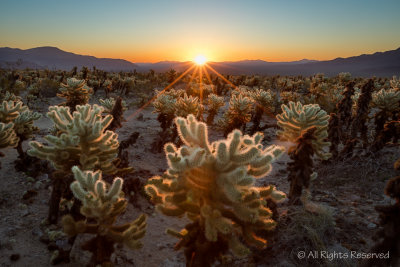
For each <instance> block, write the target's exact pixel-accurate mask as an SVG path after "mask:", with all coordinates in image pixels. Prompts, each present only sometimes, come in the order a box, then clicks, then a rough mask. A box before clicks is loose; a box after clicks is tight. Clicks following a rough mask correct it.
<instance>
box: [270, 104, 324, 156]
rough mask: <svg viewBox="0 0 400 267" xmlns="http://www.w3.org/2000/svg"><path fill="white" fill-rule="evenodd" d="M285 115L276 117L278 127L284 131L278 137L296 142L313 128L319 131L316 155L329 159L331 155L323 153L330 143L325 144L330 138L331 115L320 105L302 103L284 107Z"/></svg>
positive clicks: (315, 148)
mask: <svg viewBox="0 0 400 267" xmlns="http://www.w3.org/2000/svg"><path fill="white" fill-rule="evenodd" d="M282 110H283V113H282V114H279V115H277V116H276V118H277V120H278V125H279V126H280V127H282V128H283V130H280V131H278V132H277V133H278V135H280V136H281V138H282V139H283V140H287V141H292V142H294V141H295V140H296V139H297V138H299V137H300V136H301V135H302V132H303V131H304V130H306V129H308V128H310V127H312V126H315V127H316V128H317V129H316V131H315V133H314V136H315V138H314V140H313V142H312V143H313V148H314V151H315V154H316V155H318V156H319V157H320V158H322V159H328V158H329V157H330V156H331V154H330V153H325V152H324V151H323V149H324V147H325V146H329V145H330V143H329V142H325V138H326V137H328V131H327V130H328V124H329V122H328V120H329V115H327V113H326V112H325V111H324V110H322V109H321V108H320V107H319V105H318V104H313V105H311V104H309V105H304V106H303V105H302V104H301V103H300V102H297V103H294V102H289V106H286V105H284V104H283V105H282Z"/></svg>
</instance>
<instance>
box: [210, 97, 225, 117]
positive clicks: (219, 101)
mask: <svg viewBox="0 0 400 267" xmlns="http://www.w3.org/2000/svg"><path fill="white" fill-rule="evenodd" d="M207 104H208V117H207V123H208V124H212V123H213V122H214V118H215V116H216V115H217V113H218V110H219V109H220V108H221V107H223V106H224V105H225V102H224V98H223V97H222V96H218V95H216V94H209V95H208V98H207Z"/></svg>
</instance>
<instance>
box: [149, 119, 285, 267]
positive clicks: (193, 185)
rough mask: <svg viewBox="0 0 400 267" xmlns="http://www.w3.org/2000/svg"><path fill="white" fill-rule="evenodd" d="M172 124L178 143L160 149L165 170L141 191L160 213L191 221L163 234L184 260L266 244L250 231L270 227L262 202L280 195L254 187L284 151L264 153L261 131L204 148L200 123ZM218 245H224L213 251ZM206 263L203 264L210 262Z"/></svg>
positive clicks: (276, 149) (272, 148)
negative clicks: (174, 242) (172, 238)
mask: <svg viewBox="0 0 400 267" xmlns="http://www.w3.org/2000/svg"><path fill="white" fill-rule="evenodd" d="M175 122H176V125H177V128H178V132H179V136H180V138H181V140H182V141H183V143H184V145H183V146H182V147H180V148H177V147H176V146H175V145H174V144H172V143H168V144H166V145H165V153H166V156H167V159H168V165H169V169H168V170H167V171H166V172H165V173H164V175H163V176H162V177H159V176H156V177H153V178H152V179H150V180H149V182H148V185H147V186H146V187H145V189H146V192H147V193H148V194H149V195H150V196H151V198H152V200H153V201H154V202H155V203H156V204H157V209H158V210H159V211H160V212H162V213H163V214H165V215H168V216H182V215H184V214H186V215H187V217H188V218H189V219H191V220H192V221H193V223H192V224H189V225H187V226H186V228H185V229H184V230H182V231H181V232H175V231H173V230H168V232H169V233H171V234H172V235H175V236H177V237H179V238H180V242H179V243H178V245H177V247H178V248H180V247H185V254H186V257H187V261H188V262H190V261H192V260H194V261H202V260H203V261H206V258H207V257H208V256H209V255H207V253H211V254H212V255H215V254H214V253H215V251H217V252H218V253H217V254H218V255H219V254H220V253H223V252H224V251H221V250H224V248H226V249H228V248H229V249H231V250H232V251H233V252H234V253H235V254H236V255H239V256H243V255H245V254H247V253H249V250H248V249H247V248H246V247H245V246H244V245H243V244H242V243H241V241H240V238H243V239H244V240H245V241H246V242H247V243H249V244H250V245H254V246H256V247H259V248H264V247H265V245H266V240H264V239H263V238H261V237H259V236H257V234H256V232H257V230H259V229H266V230H268V229H273V228H274V226H275V222H274V221H273V220H272V218H271V217H272V212H271V210H269V209H268V208H267V207H266V204H267V201H274V202H277V201H280V200H282V199H284V197H285V195H284V194H283V193H282V192H280V191H277V190H276V189H275V187H274V186H267V187H262V188H259V187H255V186H254V183H255V179H256V178H261V177H264V176H265V175H266V174H267V173H268V172H269V171H270V169H271V162H272V161H274V160H275V159H276V158H278V157H279V156H280V155H281V154H282V153H283V151H284V149H283V148H282V147H279V146H275V145H272V146H269V147H267V148H265V149H264V148H263V145H262V144H261V141H262V137H263V136H262V134H261V133H257V134H255V135H254V136H248V135H242V133H241V132H240V131H239V130H236V131H233V132H232V133H231V134H230V135H229V136H228V138H227V139H226V140H221V141H216V142H213V143H212V144H210V143H209V141H208V136H207V135H208V134H207V126H206V124H205V123H202V122H198V121H197V120H196V119H195V117H194V116H193V115H189V116H188V117H187V119H184V118H181V117H179V118H177V119H176V121H175ZM220 243H222V244H225V245H221V246H219V247H218V246H217V245H216V244H220ZM213 251H214V252H213ZM211 254H210V255H211ZM215 256H217V255H215ZM208 258H209V257H208ZM208 260H209V262H208V263H207V262H206V263H205V264H206V265H205V266H208V265H210V264H211V263H212V262H213V261H214V260H215V259H214V258H213V259H210V258H209V259H208Z"/></svg>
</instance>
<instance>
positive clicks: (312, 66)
mask: <svg viewBox="0 0 400 267" xmlns="http://www.w3.org/2000/svg"><path fill="white" fill-rule="evenodd" d="M191 64H192V62H190V61H187V62H179V61H161V62H157V63H132V62H130V61H127V60H123V59H111V58H97V57H93V56H85V55H78V54H74V53H70V52H66V51H63V50H61V49H59V48H57V47H50V46H45V47H37V48H32V49H26V50H22V49H18V48H9V47H2V48H0V67H2V68H16V69H24V68H33V69H43V68H47V69H61V70H70V69H72V68H73V67H74V66H76V67H78V68H81V67H83V66H86V67H89V68H92V67H93V66H95V67H96V68H98V69H102V70H106V71H133V70H135V69H136V70H137V71H149V70H150V69H153V70H154V71H157V72H164V71H168V70H169V69H175V70H177V71H184V70H185V69H187V68H188V67H189V66H191ZM208 64H209V65H210V66H212V67H213V68H214V69H215V70H217V71H218V72H220V73H223V74H236V75H239V74H246V75H252V74H261V75H307V76H308V75H313V74H316V73H324V74H325V75H328V76H333V75H337V74H338V73H340V72H350V73H351V74H352V75H353V76H362V77H367V76H380V77H391V76H393V75H400V48H398V49H396V50H391V51H386V52H377V53H374V54H369V55H366V54H363V55H360V56H353V57H348V58H336V59H333V60H325V61H316V60H309V59H302V60H299V61H292V62H268V61H263V60H242V61H225V62H208Z"/></svg>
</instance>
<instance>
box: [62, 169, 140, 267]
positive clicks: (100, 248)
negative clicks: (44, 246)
mask: <svg viewBox="0 0 400 267" xmlns="http://www.w3.org/2000/svg"><path fill="white" fill-rule="evenodd" d="M72 172H73V173H74V177H75V181H74V182H73V183H72V184H71V185H70V187H71V191H72V192H73V194H74V196H75V198H77V199H79V200H80V201H81V202H82V207H81V213H82V215H84V216H85V217H86V218H88V219H89V220H90V221H91V223H89V222H88V221H75V220H74V218H73V217H72V216H71V215H67V216H65V217H64V218H63V226H64V232H65V233H66V234H67V235H68V236H71V237H73V236H76V235H78V234H81V233H87V234H96V236H95V237H94V238H92V239H91V240H89V241H87V242H86V243H85V244H84V245H83V248H84V249H85V250H88V251H90V252H92V253H93V255H92V258H91V262H90V264H92V265H93V266H97V265H98V264H99V265H101V266H105V265H106V264H108V265H107V266H109V264H111V255H112V253H113V252H114V243H121V244H124V245H126V246H127V247H129V248H130V249H138V248H141V247H142V244H141V243H140V239H141V238H142V237H143V236H144V235H145V233H146V216H145V215H144V214H142V215H141V216H139V218H138V219H136V220H135V221H132V222H130V223H127V224H124V225H120V226H119V225H114V223H115V221H116V219H117V217H118V216H119V215H121V214H122V213H123V212H125V210H126V206H127V200H126V199H125V198H124V197H123V193H122V192H121V189H122V184H123V180H122V179H121V178H118V177H117V178H114V181H113V183H112V185H111V186H109V187H108V186H107V184H106V182H105V181H103V180H102V177H101V172H100V171H96V172H92V171H85V172H82V171H81V170H80V169H79V168H78V167H77V166H75V167H73V168H72Z"/></svg>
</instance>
